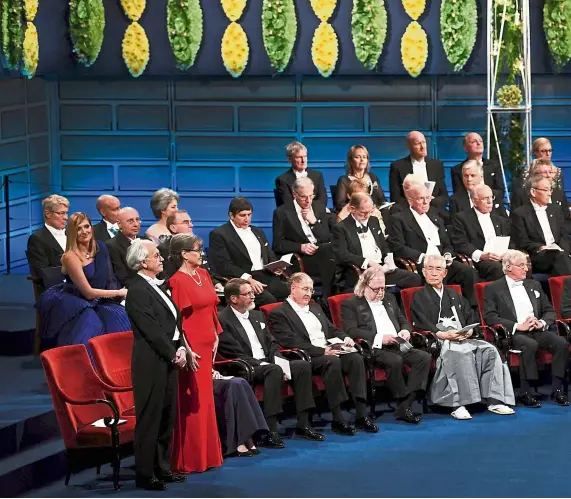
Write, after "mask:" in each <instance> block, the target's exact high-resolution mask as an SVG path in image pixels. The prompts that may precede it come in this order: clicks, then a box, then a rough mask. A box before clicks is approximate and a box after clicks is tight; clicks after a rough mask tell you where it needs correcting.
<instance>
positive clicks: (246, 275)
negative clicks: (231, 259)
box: [240, 274, 252, 281]
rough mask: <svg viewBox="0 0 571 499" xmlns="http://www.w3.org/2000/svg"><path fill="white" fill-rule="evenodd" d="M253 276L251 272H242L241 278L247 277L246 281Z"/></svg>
mask: <svg viewBox="0 0 571 499" xmlns="http://www.w3.org/2000/svg"><path fill="white" fill-rule="evenodd" d="M251 278H252V276H251V275H250V274H242V275H241V276H240V279H246V281H247V280H248V279H251Z"/></svg>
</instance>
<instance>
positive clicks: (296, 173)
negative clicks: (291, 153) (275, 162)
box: [292, 168, 307, 178]
mask: <svg viewBox="0 0 571 499" xmlns="http://www.w3.org/2000/svg"><path fill="white" fill-rule="evenodd" d="M292 170H293V173H294V174H295V178H304V177H307V170H303V171H301V172H298V171H297V170H296V169H295V168H292Z"/></svg>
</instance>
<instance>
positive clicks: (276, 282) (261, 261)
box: [208, 197, 288, 307]
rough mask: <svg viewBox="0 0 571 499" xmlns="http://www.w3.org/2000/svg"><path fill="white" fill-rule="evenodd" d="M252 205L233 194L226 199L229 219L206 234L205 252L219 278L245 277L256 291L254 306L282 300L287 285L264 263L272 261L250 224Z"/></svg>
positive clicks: (264, 242)
mask: <svg viewBox="0 0 571 499" xmlns="http://www.w3.org/2000/svg"><path fill="white" fill-rule="evenodd" d="M252 210H253V207H252V204H251V203H250V201H248V200H247V199H246V198H243V197H237V198H234V199H233V200H232V201H231V202H230V207H229V209H228V211H229V213H228V214H229V215H230V221H229V222H226V223H225V224H224V225H221V226H220V227H217V228H216V229H214V230H213V231H212V232H211V233H210V244H209V248H208V254H209V256H210V264H211V265H212V267H214V269H213V270H214V272H215V273H216V274H218V275H220V276H223V277H227V278H230V277H240V278H241V279H246V280H247V281H248V282H249V283H250V285H251V286H252V289H253V290H254V293H255V294H256V300H255V301H256V306H258V307H259V306H261V305H266V304H268V303H275V302H276V301H282V300H284V299H285V298H286V297H287V295H288V289H287V284H286V283H285V281H284V280H283V279H282V278H281V277H280V276H281V274H282V272H281V271H276V272H275V273H272V272H270V271H268V270H265V269H264V266H265V265H267V264H268V263H271V262H273V261H275V260H276V255H275V254H274V252H273V251H272V249H271V248H270V245H269V243H268V240H267V239H266V235H265V234H264V231H263V230H262V229H258V228H257V227H252V226H251V225H250V223H251V222H252Z"/></svg>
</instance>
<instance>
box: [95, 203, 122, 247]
mask: <svg viewBox="0 0 571 499" xmlns="http://www.w3.org/2000/svg"><path fill="white" fill-rule="evenodd" d="M95 206H96V207H97V211H98V212H99V213H100V214H101V222H99V223H97V224H95V225H94V226H93V235H94V237H95V239H97V240H98V241H103V242H105V241H108V240H109V239H112V238H114V237H115V236H116V235H117V234H118V233H119V225H117V217H118V215H119V210H120V209H121V201H119V199H118V198H116V197H115V196H110V195H109V194H103V195H101V196H99V197H98V198H97V203H96V205H95Z"/></svg>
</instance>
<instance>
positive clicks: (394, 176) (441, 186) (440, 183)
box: [389, 131, 450, 222]
mask: <svg viewBox="0 0 571 499" xmlns="http://www.w3.org/2000/svg"><path fill="white" fill-rule="evenodd" d="M406 147H407V149H408V150H409V152H410V154H409V155H408V156H407V157H406V158H402V159H399V160H397V161H394V162H393V163H391V168H390V172H389V189H390V193H391V201H394V202H395V203H397V204H399V205H401V206H402V207H403V208H408V202H407V200H406V196H405V193H404V189H403V182H404V179H405V177H406V176H407V175H409V174H411V173H414V174H415V176H417V177H419V178H420V179H421V180H422V181H423V182H426V181H431V182H435V183H436V184H435V186H434V190H433V191H432V196H433V197H434V199H433V200H432V201H431V203H430V204H431V205H432V206H433V207H434V208H436V209H437V210H438V212H439V215H440V217H441V218H442V219H443V220H444V221H445V222H448V220H449V218H450V215H449V213H448V212H447V211H446V205H447V204H448V191H447V190H446V182H445V179H444V165H443V164H442V162H441V161H440V160H438V159H427V158H426V155H427V152H428V149H427V146H426V138H425V137H424V135H423V134H422V133H420V132H418V131H412V132H410V133H409V134H408V135H407V138H406Z"/></svg>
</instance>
